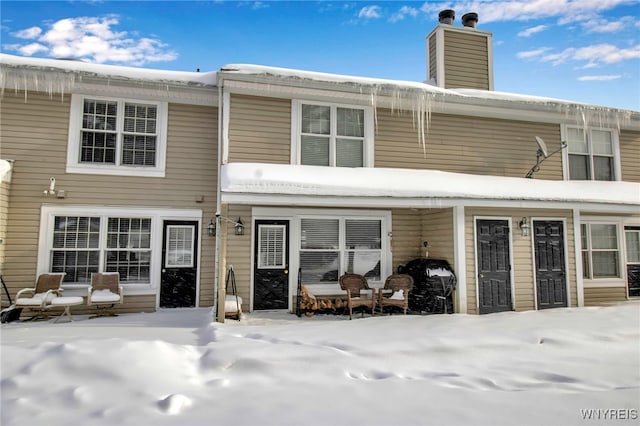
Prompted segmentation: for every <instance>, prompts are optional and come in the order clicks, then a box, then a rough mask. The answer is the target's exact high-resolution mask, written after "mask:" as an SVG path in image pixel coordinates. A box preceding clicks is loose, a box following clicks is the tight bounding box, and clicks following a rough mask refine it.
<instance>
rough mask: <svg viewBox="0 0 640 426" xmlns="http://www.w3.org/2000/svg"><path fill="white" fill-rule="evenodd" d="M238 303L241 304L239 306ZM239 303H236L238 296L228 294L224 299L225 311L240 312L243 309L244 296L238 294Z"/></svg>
mask: <svg viewBox="0 0 640 426" xmlns="http://www.w3.org/2000/svg"><path fill="white" fill-rule="evenodd" d="M238 304H239V305H240V306H238ZM238 304H236V296H234V295H233V294H227V296H226V297H225V300H224V311H225V313H226V312H238V311H241V310H242V307H241V306H242V297H240V296H238Z"/></svg>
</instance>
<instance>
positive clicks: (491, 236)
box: [476, 219, 512, 314]
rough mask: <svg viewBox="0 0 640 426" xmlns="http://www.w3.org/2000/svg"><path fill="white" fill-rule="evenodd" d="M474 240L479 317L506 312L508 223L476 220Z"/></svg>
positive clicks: (508, 305) (508, 293) (508, 292)
mask: <svg viewBox="0 0 640 426" xmlns="http://www.w3.org/2000/svg"><path fill="white" fill-rule="evenodd" d="M476 238H477V256H478V259H477V263H478V293H479V294H478V296H479V297H478V299H479V302H480V306H479V308H480V313H481V314H488V313H492V312H502V311H510V310H512V304H511V261H510V255H509V222H508V221H506V220H494V219H477V220H476Z"/></svg>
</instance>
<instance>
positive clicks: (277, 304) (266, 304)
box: [253, 220, 289, 310]
mask: <svg viewBox="0 0 640 426" xmlns="http://www.w3.org/2000/svg"><path fill="white" fill-rule="evenodd" d="M255 236H256V238H255V250H254V264H253V271H254V273H253V309H256V310H258V309H287V308H288V307H289V297H288V295H289V221H288V220H256V222H255Z"/></svg>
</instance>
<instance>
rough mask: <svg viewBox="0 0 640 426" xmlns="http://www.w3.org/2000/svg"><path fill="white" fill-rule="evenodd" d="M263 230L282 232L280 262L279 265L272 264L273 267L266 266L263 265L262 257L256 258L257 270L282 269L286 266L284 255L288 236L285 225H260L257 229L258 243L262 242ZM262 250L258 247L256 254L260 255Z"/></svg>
mask: <svg viewBox="0 0 640 426" xmlns="http://www.w3.org/2000/svg"><path fill="white" fill-rule="evenodd" d="M265 229H280V230H282V241H283V242H284V244H283V245H282V247H281V250H280V259H282V261H281V262H280V263H279V264H274V265H267V264H265V263H264V261H263V259H262V256H258V265H257V268H258V269H284V268H285V266H286V264H287V255H286V247H287V238H289V236H288V235H287V226H286V225H269V224H261V225H260V226H259V227H258V230H259V231H258V242H262V241H263V235H262V233H263V232H264V230H265ZM261 253H262V250H261V248H260V247H259V248H258V254H261Z"/></svg>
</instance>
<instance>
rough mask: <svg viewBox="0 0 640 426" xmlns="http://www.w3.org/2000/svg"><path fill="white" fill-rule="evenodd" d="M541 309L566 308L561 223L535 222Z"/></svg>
mask: <svg viewBox="0 0 640 426" xmlns="http://www.w3.org/2000/svg"><path fill="white" fill-rule="evenodd" d="M533 244H534V247H535V261H536V292H537V295H538V309H547V308H564V307H566V306H567V280H566V270H565V257H564V226H563V223H562V222H561V221H559V220H540V221H538V220H534V221H533Z"/></svg>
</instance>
